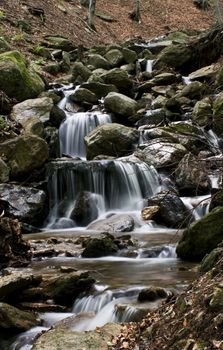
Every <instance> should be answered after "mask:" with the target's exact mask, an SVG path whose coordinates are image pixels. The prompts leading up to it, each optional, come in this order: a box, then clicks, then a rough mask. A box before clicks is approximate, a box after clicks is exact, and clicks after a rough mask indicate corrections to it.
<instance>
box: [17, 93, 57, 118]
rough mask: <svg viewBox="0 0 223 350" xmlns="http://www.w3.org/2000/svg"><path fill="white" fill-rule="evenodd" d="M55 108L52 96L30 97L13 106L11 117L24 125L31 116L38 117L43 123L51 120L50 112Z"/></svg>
mask: <svg viewBox="0 0 223 350" xmlns="http://www.w3.org/2000/svg"><path fill="white" fill-rule="evenodd" d="M52 108H53V100H52V99H51V98H50V97H41V98H36V99H30V100H26V101H23V102H21V103H18V104H16V105H14V106H13V109H12V113H11V118H12V120H14V121H16V122H17V123H20V124H21V125H23V122H24V121H26V120H27V119H29V118H34V117H37V118H39V120H40V121H41V122H43V123H47V122H49V120H50V112H51V110H52Z"/></svg>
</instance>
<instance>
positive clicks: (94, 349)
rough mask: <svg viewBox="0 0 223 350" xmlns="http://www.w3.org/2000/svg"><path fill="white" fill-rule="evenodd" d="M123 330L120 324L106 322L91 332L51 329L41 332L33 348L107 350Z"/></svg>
mask: <svg viewBox="0 0 223 350" xmlns="http://www.w3.org/2000/svg"><path fill="white" fill-rule="evenodd" d="M120 332H121V326H120V325H119V324H109V323H108V324H106V325H105V326H104V327H101V328H98V327H97V329H96V330H95V331H90V332H76V331H74V330H72V329H66V328H64V327H61V328H57V327H56V328H55V329H51V330H50V331H47V332H45V333H43V334H41V335H40V336H39V337H38V338H37V339H36V340H35V341H34V345H33V348H32V349H33V350H54V349H58V350H59V349H63V350H70V349H75V350H83V349H85V350H98V349H100V350H107V349H108V344H111V341H112V339H113V338H114V337H116V336H118V335H119V334H120Z"/></svg>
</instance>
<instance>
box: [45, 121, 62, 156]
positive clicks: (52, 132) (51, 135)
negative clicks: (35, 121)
mask: <svg viewBox="0 0 223 350" xmlns="http://www.w3.org/2000/svg"><path fill="white" fill-rule="evenodd" d="M44 133H45V137H44V138H45V141H46V142H47V144H48V148H49V158H58V157H59V156H60V140H59V133H58V129H57V128H56V127H52V126H48V127H47V128H45V130H44Z"/></svg>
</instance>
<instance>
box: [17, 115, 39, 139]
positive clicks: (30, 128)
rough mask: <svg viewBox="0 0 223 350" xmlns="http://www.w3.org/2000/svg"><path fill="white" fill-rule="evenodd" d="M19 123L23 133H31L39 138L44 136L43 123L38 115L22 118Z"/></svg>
mask: <svg viewBox="0 0 223 350" xmlns="http://www.w3.org/2000/svg"><path fill="white" fill-rule="evenodd" d="M21 125H22V127H23V132H22V134H23V135H25V134H32V135H36V136H38V137H40V138H43V137H44V124H43V123H42V122H41V120H40V119H39V118H38V117H32V118H27V119H24V120H23V121H22V122H21Z"/></svg>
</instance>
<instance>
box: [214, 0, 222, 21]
mask: <svg viewBox="0 0 223 350" xmlns="http://www.w3.org/2000/svg"><path fill="white" fill-rule="evenodd" d="M215 18H216V20H217V23H218V24H222V23H223V18H222V5H221V1H220V0H215Z"/></svg>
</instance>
